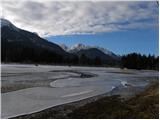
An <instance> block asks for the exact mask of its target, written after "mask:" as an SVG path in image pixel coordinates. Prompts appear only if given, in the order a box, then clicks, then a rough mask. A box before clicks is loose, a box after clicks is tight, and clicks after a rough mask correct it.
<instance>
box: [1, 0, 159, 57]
mask: <svg viewBox="0 0 160 120" xmlns="http://www.w3.org/2000/svg"><path fill="white" fill-rule="evenodd" d="M158 14H159V13H158V5H157V3H156V1H148V2H147V1H131V2H129V1H123V2H122V1H121V2H118V1H114V2H113V1H100V2H98V1H94V0H93V1H80V2H75V1H69V2H67V1H60V2H58V1H53V0H45V1H44V0H3V1H2V14H1V17H2V18H5V19H8V20H9V21H11V22H12V23H13V24H15V25H16V26H17V27H19V28H22V29H25V30H28V31H31V32H36V33H37V34H38V35H40V36H41V37H44V38H46V39H48V40H50V41H52V42H55V43H58V44H62V43H63V44H66V45H67V46H72V45H74V44H77V43H83V44H86V45H93V46H100V47H104V48H106V49H109V50H111V51H113V52H115V53H116V54H120V55H122V54H127V53H131V52H139V53H142V54H155V55H158V39H159V37H158V33H159V31H158Z"/></svg>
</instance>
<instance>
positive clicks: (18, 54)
mask: <svg viewBox="0 0 160 120" xmlns="http://www.w3.org/2000/svg"><path fill="white" fill-rule="evenodd" d="M1 48H2V62H29V63H32V62H36V63H71V64H72V63H74V62H76V61H75V60H76V59H78V58H80V57H81V56H82V55H84V56H85V57H87V58H88V59H90V60H94V59H96V58H99V59H101V60H102V61H105V62H104V63H110V62H111V61H112V62H113V61H118V60H119V58H120V57H119V56H117V55H116V54H114V53H113V52H111V51H108V50H106V49H103V48H100V47H95V46H93V47H92V46H85V45H83V44H77V45H74V46H72V47H71V48H68V47H67V46H66V45H60V46H59V45H57V44H55V43H52V42H49V41H48V40H46V39H44V38H41V37H40V36H38V34H35V33H33V32H29V31H26V30H23V29H20V28H18V27H16V26H15V25H13V24H12V23H11V22H10V21H8V20H6V19H1ZM77 57H78V58H77Z"/></svg>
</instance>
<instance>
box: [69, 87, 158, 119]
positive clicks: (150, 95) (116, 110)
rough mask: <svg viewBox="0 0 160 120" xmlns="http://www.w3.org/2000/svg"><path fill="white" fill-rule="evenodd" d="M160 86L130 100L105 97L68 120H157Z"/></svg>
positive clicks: (78, 111)
mask: <svg viewBox="0 0 160 120" xmlns="http://www.w3.org/2000/svg"><path fill="white" fill-rule="evenodd" d="M158 89H159V88H158V84H154V85H152V86H151V87H149V88H148V89H147V90H146V91H144V92H142V93H140V94H139V95H136V96H135V97H133V98H131V99H129V100H123V99H122V98H120V96H111V97H105V98H102V99H100V100H98V101H95V102H92V103H88V104H86V105H85V106H82V107H80V108H78V109H76V110H74V111H73V112H72V113H70V114H69V115H68V118H80V119H83V118H86V119H101V118H103V119H120V118H121V119H136V118H139V119H143V118H145V119H157V118H158V117H159V93H158V91H159V90H158Z"/></svg>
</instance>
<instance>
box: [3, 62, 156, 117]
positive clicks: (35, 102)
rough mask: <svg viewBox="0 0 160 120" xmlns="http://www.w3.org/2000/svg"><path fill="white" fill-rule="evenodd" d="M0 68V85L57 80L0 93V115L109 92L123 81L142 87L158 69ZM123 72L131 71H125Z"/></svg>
mask: <svg viewBox="0 0 160 120" xmlns="http://www.w3.org/2000/svg"><path fill="white" fill-rule="evenodd" d="M1 69H2V85H3V82H4V83H5V84H7V83H11V82H13V83H14V82H15V83H16V81H39V80H46V81H47V80H48V79H50V80H52V79H55V78H56V79H57V80H56V81H55V80H53V81H52V82H50V86H48V87H46V86H44V87H43V86H42V87H33V88H27V89H21V90H17V91H12V92H7V93H3V94H2V106H1V107H2V114H1V115H2V118H10V117H15V116H19V115H24V114H29V113H34V112H37V111H40V110H43V109H46V108H50V107H53V106H56V105H61V104H65V103H69V102H73V101H78V100H81V99H85V98H89V97H92V96H96V95H100V94H103V93H106V92H109V91H111V90H112V89H113V88H115V87H117V86H120V85H123V86H125V84H126V83H127V84H131V85H134V86H145V85H147V84H148V79H147V77H148V76H158V72H156V71H143V72H141V71H137V70H121V69H118V68H102V67H101V68H96V67H68V66H48V65H46V66H45V65H40V66H37V67H36V66H34V65H17V64H15V65H12V64H11V65H9V64H8V65H6V64H2V65H1ZM51 71H52V72H51ZM54 71H55V72H54ZM57 71H58V72H57ZM71 71H78V72H83V73H91V74H96V75H97V76H95V77H91V78H80V77H79V74H78V73H74V72H71ZM126 71H127V72H129V73H131V74H126ZM114 72H115V73H114ZM116 72H120V73H116ZM123 72H125V74H123ZM71 76H72V77H71ZM65 77H66V78H65ZM142 78H143V79H142Z"/></svg>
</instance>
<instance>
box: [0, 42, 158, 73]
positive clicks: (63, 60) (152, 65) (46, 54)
mask: <svg viewBox="0 0 160 120" xmlns="http://www.w3.org/2000/svg"><path fill="white" fill-rule="evenodd" d="M2 43H3V42H2ZM17 46H19V47H17ZM1 50H2V51H1V61H2V62H6V63H11V62H17V63H34V64H57V65H69V66H71V65H77V66H110V67H121V68H129V69H153V70H158V67H159V57H155V56H151V55H149V56H146V55H140V54H137V53H132V54H128V55H124V56H122V57H121V58H120V59H119V60H108V61H107V60H106V61H104V60H101V58H99V57H95V58H94V59H89V58H88V57H87V56H85V55H84V54H82V55H80V56H77V55H73V54H70V55H67V56H64V55H60V54H56V53H54V52H53V51H49V50H48V49H42V48H38V47H36V48H33V47H31V48H30V47H28V46H24V45H21V44H20V43H11V44H9V43H7V44H6V43H3V45H2V46H1Z"/></svg>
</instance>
